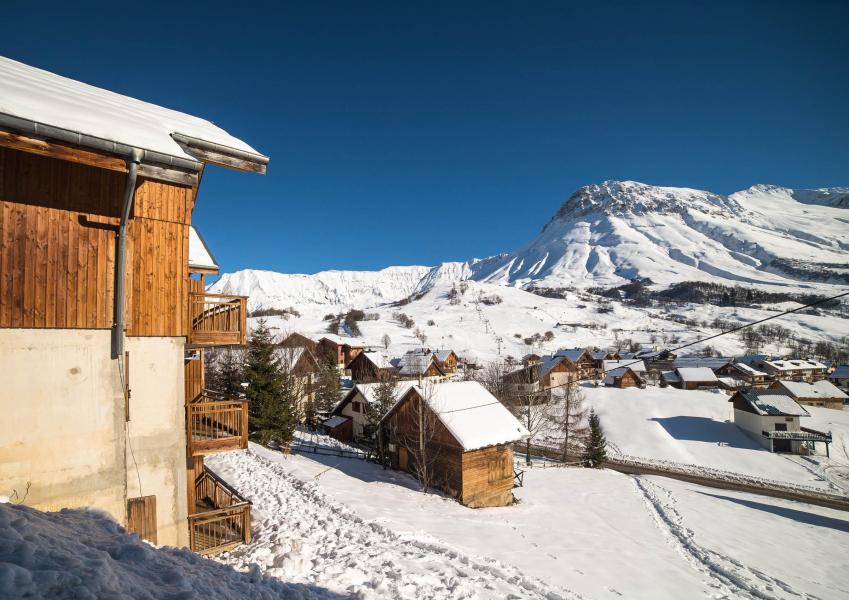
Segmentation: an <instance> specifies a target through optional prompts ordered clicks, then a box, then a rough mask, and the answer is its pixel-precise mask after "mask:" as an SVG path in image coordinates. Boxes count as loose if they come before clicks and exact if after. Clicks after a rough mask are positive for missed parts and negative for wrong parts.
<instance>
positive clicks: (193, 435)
mask: <svg viewBox="0 0 849 600" xmlns="http://www.w3.org/2000/svg"><path fill="white" fill-rule="evenodd" d="M186 427H187V432H186V437H187V438H188V444H189V454H190V455H191V456H203V455H205V454H213V453H215V452H225V451H227V450H240V449H241V450H243V449H245V448H247V447H248V402H247V400H239V399H236V398H227V397H225V396H221V395H218V394H215V393H214V392H210V391H206V390H205V391H204V392H203V393H202V394H201V395H200V396H198V397H197V398H196V399H195V400H193V401H192V402H189V403H188V404H187V405H186Z"/></svg>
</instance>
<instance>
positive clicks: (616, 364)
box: [602, 358, 646, 385]
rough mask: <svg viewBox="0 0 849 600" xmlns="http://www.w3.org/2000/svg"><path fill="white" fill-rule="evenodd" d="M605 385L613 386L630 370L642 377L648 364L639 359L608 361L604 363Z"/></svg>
mask: <svg viewBox="0 0 849 600" xmlns="http://www.w3.org/2000/svg"><path fill="white" fill-rule="evenodd" d="M602 365H603V366H602V369H603V371H604V381H603V382H602V383H604V384H605V385H613V384H614V383H615V381H616V378H617V377H622V376H623V375H624V374H625V373H626V372H627V371H628V370H629V369H630V370H631V371H633V372H634V373H636V374H637V376H638V377H641V376H642V374H643V373H645V372H646V364H645V363H644V362H643V361H642V360H638V359H633V358H631V359H625V360H606V361H604V362H603V363H602Z"/></svg>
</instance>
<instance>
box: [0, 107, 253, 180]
mask: <svg viewBox="0 0 849 600" xmlns="http://www.w3.org/2000/svg"><path fill="white" fill-rule="evenodd" d="M0 127H8V128H9V129H14V130H15V131H19V132H21V133H26V134H30V135H35V136H38V137H43V138H49V139H52V140H57V141H60V142H66V143H69V144H75V145H77V146H84V147H86V148H92V149H94V150H99V151H101V152H109V153H110V154H117V155H118V156H122V157H124V158H126V159H127V160H133V156H134V153H137V152H140V153H141V159H140V162H145V163H156V164H160V165H165V166H169V167H176V168H179V169H187V170H189V171H199V170H200V167H201V165H202V164H203V163H201V162H200V161H198V160H192V159H188V158H182V157H180V156H173V155H171V154H165V153H163V152H156V151H154V150H145V149H143V148H135V147H133V146H128V145H127V144H122V143H120V142H115V141H112V140H107V139H105V138H100V137H97V136H93V135H88V134H85V133H80V132H78V131H72V130H70V129H64V128H62V127H54V126H53V125H47V124H45V123H39V122H38V121H33V120H31V119H22V118H20V117H16V116H14V115H9V114H6V113H0ZM266 162H268V159H266Z"/></svg>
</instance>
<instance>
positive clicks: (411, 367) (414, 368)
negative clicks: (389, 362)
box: [395, 354, 433, 375]
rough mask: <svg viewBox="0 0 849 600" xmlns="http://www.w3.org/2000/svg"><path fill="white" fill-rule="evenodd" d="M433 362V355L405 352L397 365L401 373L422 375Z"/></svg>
mask: <svg viewBox="0 0 849 600" xmlns="http://www.w3.org/2000/svg"><path fill="white" fill-rule="evenodd" d="M432 362H433V356H432V355H427V356H424V355H421V354H405V355H404V356H402V357H401V358H400V360H398V361H397V364H396V365H395V366H396V367H398V372H399V373H400V374H401V375H421V374H423V373H424V372H425V371H427V369H428V367H429V366H430V365H431V363H432Z"/></svg>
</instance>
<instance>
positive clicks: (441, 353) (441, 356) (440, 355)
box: [433, 350, 454, 362]
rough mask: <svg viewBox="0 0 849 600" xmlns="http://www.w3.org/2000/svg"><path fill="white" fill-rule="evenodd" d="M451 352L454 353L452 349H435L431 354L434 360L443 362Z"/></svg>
mask: <svg viewBox="0 0 849 600" xmlns="http://www.w3.org/2000/svg"><path fill="white" fill-rule="evenodd" d="M452 354H454V351H453V350H437V351H436V352H434V353H433V355H434V356H435V357H436V360H438V361H439V362H445V361H446V360H447V359H448V357H449V356H451V355H452Z"/></svg>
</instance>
